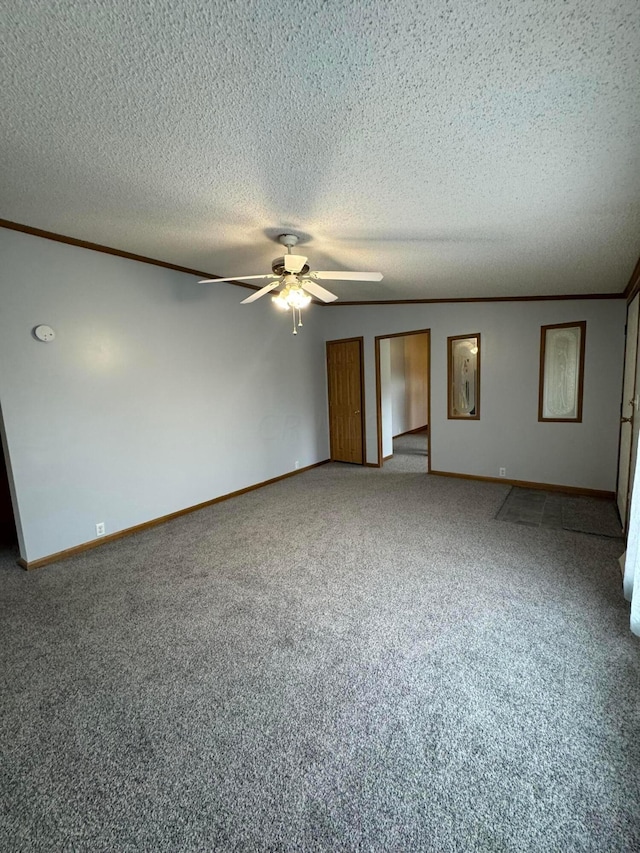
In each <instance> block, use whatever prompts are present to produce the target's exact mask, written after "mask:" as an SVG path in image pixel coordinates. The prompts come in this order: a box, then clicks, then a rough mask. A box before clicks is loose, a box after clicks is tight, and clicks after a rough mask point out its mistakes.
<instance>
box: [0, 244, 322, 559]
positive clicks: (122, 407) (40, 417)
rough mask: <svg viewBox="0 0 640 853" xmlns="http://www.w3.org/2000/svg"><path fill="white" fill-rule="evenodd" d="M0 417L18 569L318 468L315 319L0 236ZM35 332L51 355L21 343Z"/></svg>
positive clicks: (223, 289) (129, 264)
mask: <svg viewBox="0 0 640 853" xmlns="http://www.w3.org/2000/svg"><path fill="white" fill-rule="evenodd" d="M0 255H1V256H2V268H1V273H0V297H1V305H2V310H1V312H0V405H1V407H2V415H3V420H4V429H5V440H6V446H7V449H8V453H9V460H10V467H11V477H12V480H13V486H14V495H15V499H16V501H17V511H18V516H19V518H18V527H19V532H20V550H21V555H22V556H23V558H25V559H27V560H36V559H38V558H40V557H43V556H47V555H49V554H52V553H55V552H57V551H61V550H64V549H67V548H71V547H73V546H75V545H78V544H80V543H83V542H86V541H89V540H92V539H94V538H95V524H96V522H99V521H103V522H104V523H105V525H106V531H107V533H113V532H115V531H118V530H122V529H124V528H127V527H131V526H133V525H136V524H140V523H142V522H145V521H148V520H150V519H154V518H157V517H159V516H162V515H165V514H167V513H171V512H175V511H177V510H180V509H183V508H186V507H189V506H193V505H194V504H197V503H200V502H203V501H207V500H210V499H212V498H215V497H218V496H220V495H224V494H227V493H229V492H232V491H235V490H237V489H242V488H244V487H246V486H249V485H252V484H255V483H258V482H261V481H264V480H267V479H270V478H272V477H276V476H279V475H280V474H284V473H286V472H288V471H291V470H293V469H294V467H295V462H296V461H298V462H299V465H300V467H304V466H305V465H310V464H312V463H314V462H318V461H320V460H323V459H326V458H327V457H328V455H329V448H328V425H327V393H326V377H325V350H324V337H323V335H322V324H321V322H319V321H320V319H321V314H322V309H320V308H317V307H314V306H312V307H311V308H310V309H309V311H308V312H307V316H306V322H305V326H304V328H303V330H301V332H300V334H299V335H297V337H293V335H292V334H291V332H290V325H289V316H288V315H287V314H284V315H283V314H282V313H281V312H279V311H276V310H275V309H274V308H273V306H272V305H271V302H270V300H269V299H268V298H267V299H263V300H261V301H259V302H257V303H254V304H253V305H246V306H245V305H243V306H241V305H240V304H239V303H240V300H241V299H243V298H244V297H245V296H246V295H247V291H246V290H244V289H242V288H238V287H236V286H233V285H227V284H221V285H208V286H205V285H198V284H197V279H196V278H195V277H194V276H190V275H186V274H184V273H178V272H173V271H170V270H166V269H162V268H160V267H154V266H150V265H147V264H141V263H138V262H135V261H129V260H125V259H122V258H117V257H113V256H110V255H105V254H100V253H97V252H92V251H89V250H86V249H80V248H76V247H73V246H67V245H63V244H60V243H55V242H52V241H49V240H44V239H41V238H39V237H34V236H30V235H26V234H21V233H18V232H14V231H9V230H7V229H0ZM39 323H46V324H48V325H51V326H52V327H53V328H54V329H55V331H56V334H57V337H56V339H55V341H53V342H52V343H48V344H44V343H40V342H39V341H37V340H35V339H34V337H33V336H32V333H31V332H32V329H33V328H34V327H35V326H36V325H37V324H39Z"/></svg>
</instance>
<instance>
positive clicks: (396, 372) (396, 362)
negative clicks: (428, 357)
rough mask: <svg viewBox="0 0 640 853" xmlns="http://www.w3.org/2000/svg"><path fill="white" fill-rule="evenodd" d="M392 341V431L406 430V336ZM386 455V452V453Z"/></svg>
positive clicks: (398, 433)
mask: <svg viewBox="0 0 640 853" xmlns="http://www.w3.org/2000/svg"><path fill="white" fill-rule="evenodd" d="M389 340H390V342H391V399H392V411H393V415H392V418H393V423H392V427H391V428H392V432H393V435H394V436H395V435H400V434H401V433H403V432H406V431H407V430H408V429H409V427H408V426H407V424H408V421H409V419H408V412H407V409H408V406H407V378H406V375H405V357H404V338H390V339H389ZM385 455H386V454H385Z"/></svg>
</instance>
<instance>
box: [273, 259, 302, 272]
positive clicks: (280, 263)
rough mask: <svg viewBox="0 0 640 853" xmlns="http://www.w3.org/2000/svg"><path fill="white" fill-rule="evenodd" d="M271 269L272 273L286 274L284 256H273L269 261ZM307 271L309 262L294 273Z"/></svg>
mask: <svg viewBox="0 0 640 853" xmlns="http://www.w3.org/2000/svg"><path fill="white" fill-rule="evenodd" d="M271 269H272V270H273V274H274V275H286V274H287V271H286V269H285V268H284V257H281V258H274V259H273V261H272V262H271ZM308 272H309V264H305V265H304V266H303V267H302V269H301V270H300V272H299V273H296V275H306V274H307V273H308Z"/></svg>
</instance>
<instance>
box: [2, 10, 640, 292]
mask: <svg viewBox="0 0 640 853" xmlns="http://www.w3.org/2000/svg"><path fill="white" fill-rule="evenodd" d="M0 10H1V12H2V18H3V30H2V34H1V35H0V68H1V69H2V79H3V81H4V82H3V85H2V87H0V108H1V113H2V122H1V129H0V134H1V137H0V138H1V144H2V151H3V154H4V156H3V158H2V163H1V171H0V216H1V217H3V218H4V219H8V220H12V221H15V222H19V223H23V224H26V225H30V226H32V227H35V228H42V229H46V230H49V231H54V232H57V233H60V234H64V235H67V236H71V237H75V238H79V239H82V240H89V241H92V242H95V243H102V244H105V245H108V246H113V247H116V248H118V249H121V250H125V251H130V252H135V253H138V254H142V255H147V256H150V257H153V258H157V259H161V260H165V261H169V262H172V263H175V264H181V265H184V266H187V267H190V268H194V269H198V270H206V271H210V272H211V273H213V274H216V275H220V276H225V275H236V274H252V273H253V274H257V273H263V272H264V273H266V272H269V271H270V260H271V259H272V258H273V257H275V256H276V255H278V254H281V252H279V251H278V249H277V248H276V246H275V244H274V243H273V242H271V240H270V239H269V238H270V237H273V236H274V235H277V234H278V233H281V232H282V231H285V230H293V231H296V232H300V233H303V234H305V235H307V236H308V240H307V241H306V242H305V252H304V253H305V254H308V255H309V258H310V262H311V265H312V267H315V268H316V269H355V270H360V269H362V270H380V271H381V272H382V273H384V280H383V281H382V282H381V283H379V284H377V283H376V284H371V283H369V284H355V283H338V282H335V283H334V282H332V283H331V289H332V290H334V291H335V292H336V293H338V294H339V296H340V298H341V299H347V300H349V299H356V300H363V299H364V300H366V299H376V300H378V299H428V298H447V297H476V296H524V295H534V294H540V295H546V294H587V293H619V292H620V291H622V290H623V289H624V287H625V286H626V284H627V282H628V280H629V277H630V275H631V272H632V270H633V267H634V264H635V262H636V260H637V257H638V253H639V251H640V96H639V92H640V4H639V3H638V2H637V0H591V2H589V0H488V2H477V0H461V2H456V0H451V2H445V0H433V2H430V3H428V4H427V3H425V4H422V5H420V4H417V3H415V2H399V0H377V2H362V0H361V2H348V0H347V1H346V2H345V0H341V1H340V0H339V2H334V0H328V2H323V1H322V0H278V2H275V0H263V2H260V0H254V2H233V0H231V1H230V2H221V0H214V2H204V0H201V2H197V0H181V2H171V0H110V2H108V3H97V2H89V0H82V2H81V1H80V0H78V2H72V0H58V2H51V3H42V2H41V0H21V2H19V3H16V2H15V0H0ZM245 292H246V291H245Z"/></svg>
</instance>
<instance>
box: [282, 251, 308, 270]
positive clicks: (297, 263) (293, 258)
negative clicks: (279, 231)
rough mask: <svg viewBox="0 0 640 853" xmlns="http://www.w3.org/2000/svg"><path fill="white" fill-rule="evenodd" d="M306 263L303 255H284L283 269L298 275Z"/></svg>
mask: <svg viewBox="0 0 640 853" xmlns="http://www.w3.org/2000/svg"><path fill="white" fill-rule="evenodd" d="M306 263H307V259H306V258H305V256H304V255H285V256H284V268H285V269H286V271H287V272H292V273H294V274H295V273H299V272H300V270H301V269H302V267H303V266H304V265H305V264H306Z"/></svg>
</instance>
